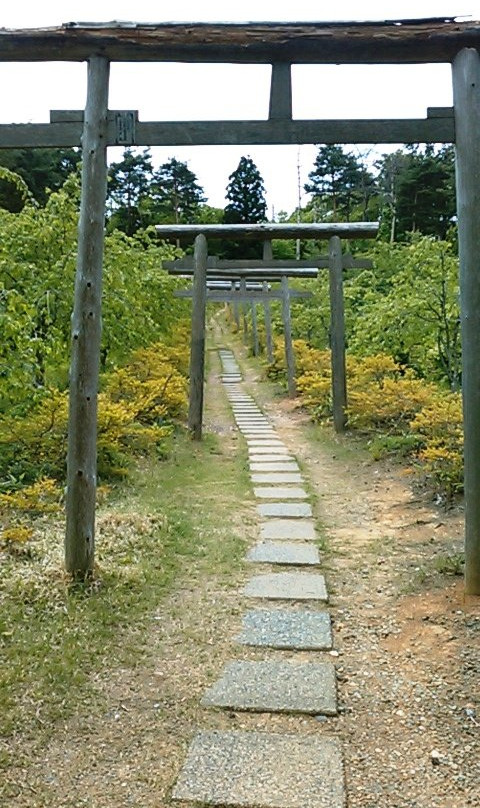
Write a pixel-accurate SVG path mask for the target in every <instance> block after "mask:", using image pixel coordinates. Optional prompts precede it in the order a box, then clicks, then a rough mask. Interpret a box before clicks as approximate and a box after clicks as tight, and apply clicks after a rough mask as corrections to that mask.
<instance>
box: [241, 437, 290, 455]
mask: <svg viewBox="0 0 480 808" xmlns="http://www.w3.org/2000/svg"><path fill="white" fill-rule="evenodd" d="M248 453H249V455H254V456H255V455H265V454H266V455H273V454H274V455H283V456H285V455H288V449H287V447H286V446H285V444H283V443H280V442H279V441H277V442H274V441H273V440H272V441H270V445H269V446H250V444H249V446H248ZM288 456H289V455H288Z"/></svg>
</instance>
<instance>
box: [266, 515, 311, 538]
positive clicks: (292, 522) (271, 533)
mask: <svg viewBox="0 0 480 808" xmlns="http://www.w3.org/2000/svg"><path fill="white" fill-rule="evenodd" d="M260 538H261V539H274V540H275V541H315V539H316V538H317V534H316V533H315V525H314V524H313V522H310V521H307V520H306V519H301V520H298V519H269V520H268V522H263V524H261V525H260Z"/></svg>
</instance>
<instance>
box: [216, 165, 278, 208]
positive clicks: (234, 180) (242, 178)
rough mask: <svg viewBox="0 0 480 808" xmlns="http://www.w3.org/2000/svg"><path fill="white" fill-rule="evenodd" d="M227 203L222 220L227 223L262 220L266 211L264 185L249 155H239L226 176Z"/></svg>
mask: <svg viewBox="0 0 480 808" xmlns="http://www.w3.org/2000/svg"><path fill="white" fill-rule="evenodd" d="M226 197H227V199H228V205H227V206H226V208H225V215H224V221H225V223H227V224H241V223H242V222H245V223H254V222H264V221H265V219H266V213H267V203H266V200H265V186H264V184H263V179H262V175H261V174H260V172H259V170H258V168H257V166H256V165H255V163H254V162H253V160H252V158H251V157H241V158H240V162H239V164H238V166H237V168H236V169H235V171H233V172H232V173H231V174H230V176H229V178H228V185H227V193H226Z"/></svg>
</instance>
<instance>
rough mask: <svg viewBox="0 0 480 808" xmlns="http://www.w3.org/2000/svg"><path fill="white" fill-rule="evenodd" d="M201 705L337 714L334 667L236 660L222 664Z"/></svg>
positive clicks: (242, 709) (280, 711) (308, 663)
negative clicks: (219, 674) (218, 675)
mask: <svg viewBox="0 0 480 808" xmlns="http://www.w3.org/2000/svg"><path fill="white" fill-rule="evenodd" d="M201 704H202V706H203V707H225V708H227V709H229V710H241V711H244V710H245V711H253V712H256V713H267V712H268V713H304V714H306V715H336V713H337V691H336V683H335V667H334V665H333V664H332V663H331V662H303V663H300V664H299V663H296V662H277V661H276V660H274V661H270V660H268V661H266V662H264V661H262V662H259V661H251V660H235V661H234V662H229V663H227V665H225V667H224V669H223V672H222V674H221V676H220V679H218V681H216V682H215V684H213V685H212V687H210V688H209V689H208V690H207V692H206V693H205V695H204V697H203V699H202V701H201Z"/></svg>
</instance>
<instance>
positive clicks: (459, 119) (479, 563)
mask: <svg viewBox="0 0 480 808" xmlns="http://www.w3.org/2000/svg"><path fill="white" fill-rule="evenodd" d="M453 101H454V109H455V132H456V141H455V144H456V145H455V153H456V186H457V214H458V244H459V257H460V303H461V327H462V389H463V423H464V458H465V472H464V473H465V592H466V594H468V595H480V184H479V177H480V55H479V53H478V51H477V50H475V49H473V48H464V49H463V50H461V51H460V52H459V53H458V55H457V56H456V58H455V60H454V61H453Z"/></svg>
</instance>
